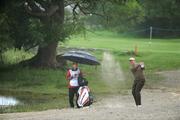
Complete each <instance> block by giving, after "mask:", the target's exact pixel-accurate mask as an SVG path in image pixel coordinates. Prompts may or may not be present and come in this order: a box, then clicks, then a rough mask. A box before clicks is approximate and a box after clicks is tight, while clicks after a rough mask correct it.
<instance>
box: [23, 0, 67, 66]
mask: <svg viewBox="0 0 180 120" xmlns="http://www.w3.org/2000/svg"><path fill="white" fill-rule="evenodd" d="M54 2H55V3H53V4H51V5H52V6H51V7H50V8H49V9H48V10H47V13H44V12H40V13H37V12H35V13H32V11H29V13H30V14H31V15H33V16H36V17H39V18H40V20H41V22H42V23H43V24H44V25H45V26H46V29H47V34H49V36H51V37H47V38H44V39H45V40H44V44H41V45H40V46H39V48H38V52H37V54H36V55H35V56H34V57H33V58H31V59H30V60H28V61H26V62H24V63H25V65H29V66H32V67H51V68H56V67H60V66H59V65H62V64H58V62H57V60H56V48H57V45H58V40H57V39H55V38H56V37H54V38H53V36H56V33H54V32H52V31H51V30H52V29H53V25H52V24H53V22H56V23H58V24H60V25H62V26H63V23H64V0H59V1H54ZM27 9H28V7H27ZM62 26H61V27H62ZM62 30H63V27H62ZM48 31H49V32H48ZM49 39H52V40H49Z"/></svg>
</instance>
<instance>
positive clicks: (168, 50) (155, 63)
mask: <svg viewBox="0 0 180 120" xmlns="http://www.w3.org/2000/svg"><path fill="white" fill-rule="evenodd" d="M179 40H180V39H152V43H151V44H149V39H144V38H127V37H126V38H125V37H122V36H120V35H118V34H116V33H112V32H107V31H97V32H95V33H90V32H87V35H86V38H84V37H82V36H81V35H78V36H72V38H71V39H70V40H68V41H67V42H66V43H64V45H63V46H69V47H76V48H80V47H82V48H100V49H108V50H109V51H110V52H111V53H112V54H113V55H114V56H115V59H116V60H117V61H119V62H120V64H121V67H122V69H123V71H124V74H125V76H126V81H125V82H124V83H119V84H118V85H117V88H118V92H120V93H122V94H124V92H123V90H127V89H129V88H130V87H131V84H132V76H131V73H130V72H129V62H128V58H129V57H131V56H132V54H127V53H131V52H132V51H133V50H134V46H135V45H137V47H138V56H136V59H137V61H144V62H145V65H146V70H145V72H146V73H145V74H146V78H147V83H146V86H152V85H153V84H156V83H157V82H158V81H159V80H161V78H160V77H159V76H157V75H156V74H155V73H156V72H157V71H163V70H176V69H179V68H180V62H179V60H180V47H179V43H180V41H179ZM61 47H62V46H61ZM61 47H60V48H61ZM102 52H103V51H94V52H92V54H94V55H95V56H96V57H97V58H98V59H99V60H100V61H101V60H102ZM32 56H33V54H32V53H27V52H25V51H18V50H9V51H7V52H6V53H4V54H3V59H4V61H5V62H4V65H3V66H7V65H9V64H14V63H18V62H19V61H21V60H24V59H28V58H30V57H32ZM69 66H70V64H69ZM80 68H81V70H82V71H84V72H85V77H86V78H87V80H88V81H89V86H90V88H91V90H92V92H93V93H94V95H95V96H99V95H104V94H109V93H110V92H111V90H110V88H108V86H107V84H105V83H104V82H103V81H102V78H101V75H100V74H99V72H100V71H101V66H99V67H97V68H96V67H92V66H87V65H80ZM112 71H113V70H112ZM65 74H66V71H62V70H58V69H56V70H52V69H32V68H21V67H19V66H13V67H12V68H11V66H8V67H1V69H0V94H1V95H8V96H15V97H17V98H18V99H19V100H21V101H23V102H24V104H23V105H18V106H14V107H7V108H3V109H2V108H1V109H0V113H5V112H22V111H37V110H46V109H53V108H64V107H67V106H68V97H67V92H68V89H67V81H66V80H65Z"/></svg>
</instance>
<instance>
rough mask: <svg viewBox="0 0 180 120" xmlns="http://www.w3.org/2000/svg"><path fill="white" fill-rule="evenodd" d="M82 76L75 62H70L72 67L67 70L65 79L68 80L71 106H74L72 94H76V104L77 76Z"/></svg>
mask: <svg viewBox="0 0 180 120" xmlns="http://www.w3.org/2000/svg"><path fill="white" fill-rule="evenodd" d="M79 76H82V72H81V71H80V69H79V68H78V64H77V63H73V64H72V68H71V69H69V70H68V71H67V74H66V79H67V80H68V88H69V104H70V107H71V108H74V95H76V105H77V108H79V106H78V104H77V99H78V94H77V91H78V89H79V84H78V77H79Z"/></svg>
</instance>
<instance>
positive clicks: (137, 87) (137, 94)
mask: <svg viewBox="0 0 180 120" xmlns="http://www.w3.org/2000/svg"><path fill="white" fill-rule="evenodd" d="M144 83H145V80H135V81H134V84H133V86H132V94H133V97H134V100H135V103H136V105H141V89H142V88H143V86H144Z"/></svg>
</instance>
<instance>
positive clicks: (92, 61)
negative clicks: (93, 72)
mask: <svg viewBox="0 0 180 120" xmlns="http://www.w3.org/2000/svg"><path fill="white" fill-rule="evenodd" d="M62 56H63V58H64V59H66V60H70V61H72V62H77V63H80V64H87V65H100V63H99V62H98V60H97V59H96V58H95V57H94V56H93V55H91V54H90V53H88V52H84V51H69V52H66V53H65V54H63V55H62Z"/></svg>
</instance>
